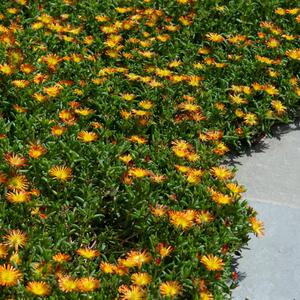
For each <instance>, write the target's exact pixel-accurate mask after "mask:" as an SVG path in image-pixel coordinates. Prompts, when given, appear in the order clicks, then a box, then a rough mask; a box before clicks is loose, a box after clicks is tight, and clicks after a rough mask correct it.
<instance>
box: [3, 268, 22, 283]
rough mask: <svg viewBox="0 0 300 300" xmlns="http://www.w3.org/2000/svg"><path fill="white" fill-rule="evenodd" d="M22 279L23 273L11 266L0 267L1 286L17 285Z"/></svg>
mask: <svg viewBox="0 0 300 300" xmlns="http://www.w3.org/2000/svg"><path fill="white" fill-rule="evenodd" d="M21 278H22V273H21V272H20V271H19V270H17V269H15V268H14V267H13V266H11V265H10V264H7V265H5V264H4V265H0V286H8V287H9V286H13V285H17V284H18V281H19V280H20V279H21Z"/></svg>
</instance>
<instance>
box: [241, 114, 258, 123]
mask: <svg viewBox="0 0 300 300" xmlns="http://www.w3.org/2000/svg"><path fill="white" fill-rule="evenodd" d="M244 123H245V124H246V125H249V126H254V125H256V124H257V123H258V120H257V116H256V114H254V113H247V114H245V116H244Z"/></svg>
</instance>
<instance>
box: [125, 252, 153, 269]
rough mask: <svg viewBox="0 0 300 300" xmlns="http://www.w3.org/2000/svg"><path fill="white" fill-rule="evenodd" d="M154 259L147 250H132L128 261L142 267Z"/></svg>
mask: <svg viewBox="0 0 300 300" xmlns="http://www.w3.org/2000/svg"><path fill="white" fill-rule="evenodd" d="M151 260H152V256H151V254H150V253H149V252H147V251H146V250H143V251H130V252H129V253H128V254H127V257H126V261H127V262H128V263H129V264H130V265H131V266H133V267H135V266H137V267H139V268H141V266H142V265H143V264H145V263H149V262H150V261H151Z"/></svg>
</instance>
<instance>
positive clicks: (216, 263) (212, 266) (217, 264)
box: [200, 254, 224, 271]
mask: <svg viewBox="0 0 300 300" xmlns="http://www.w3.org/2000/svg"><path fill="white" fill-rule="evenodd" d="M200 262H201V263H202V264H203V265H204V266H205V267H206V269H207V270H209V271H221V270H223V269H224V262H223V260H222V259H221V258H219V257H217V256H214V255H212V254H209V255H203V256H202V257H201V259H200Z"/></svg>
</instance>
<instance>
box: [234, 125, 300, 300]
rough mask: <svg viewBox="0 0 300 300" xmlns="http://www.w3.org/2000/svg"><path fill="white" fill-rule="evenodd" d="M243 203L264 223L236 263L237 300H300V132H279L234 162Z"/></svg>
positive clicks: (283, 129) (293, 129) (283, 128)
mask: <svg viewBox="0 0 300 300" xmlns="http://www.w3.org/2000/svg"><path fill="white" fill-rule="evenodd" d="M231 162H232V164H234V165H236V166H237V168H238V173H237V179H238V181H239V183H241V184H244V185H245V186H246V188H247V192H246V193H245V199H247V200H248V201H249V204H250V205H251V206H252V207H254V208H255V209H256V210H257V211H258V213H259V214H258V218H259V219H261V220H262V221H264V223H265V236H264V237H263V238H256V237H254V236H253V237H252V239H251V241H250V242H249V244H248V246H247V248H245V249H242V256H241V258H240V259H238V271H239V286H238V287H237V288H236V289H235V290H234V292H233V297H232V298H233V299H234V300H245V299H249V300H294V299H295V300H300V128H299V126H298V124H293V125H290V126H281V127H278V128H277V129H276V131H275V137H274V138H267V139H264V140H263V141H262V142H261V143H259V144H258V145H257V146H255V147H254V148H253V149H251V151H249V152H248V153H247V154H245V155H242V156H241V157H238V158H234V159H232V161H231Z"/></svg>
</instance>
